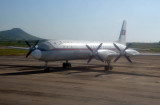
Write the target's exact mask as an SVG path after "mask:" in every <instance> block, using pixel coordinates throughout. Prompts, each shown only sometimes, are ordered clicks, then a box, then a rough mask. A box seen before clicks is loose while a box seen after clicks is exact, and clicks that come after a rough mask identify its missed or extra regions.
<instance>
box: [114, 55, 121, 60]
mask: <svg viewBox="0 0 160 105" xmlns="http://www.w3.org/2000/svg"><path fill="white" fill-rule="evenodd" d="M120 57H121V54H120V55H118V57H117V58H116V59H115V60H114V62H117V60H118V59H119V58H120Z"/></svg>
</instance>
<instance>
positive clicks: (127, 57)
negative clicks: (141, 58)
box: [124, 54, 132, 63]
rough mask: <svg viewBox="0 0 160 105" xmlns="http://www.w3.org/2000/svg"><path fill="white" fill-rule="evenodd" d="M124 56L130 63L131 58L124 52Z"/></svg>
mask: <svg viewBox="0 0 160 105" xmlns="http://www.w3.org/2000/svg"><path fill="white" fill-rule="evenodd" d="M124 56H125V58H126V59H127V60H128V61H129V62H130V63H132V61H131V59H130V58H129V56H127V55H126V54H125V55H124Z"/></svg>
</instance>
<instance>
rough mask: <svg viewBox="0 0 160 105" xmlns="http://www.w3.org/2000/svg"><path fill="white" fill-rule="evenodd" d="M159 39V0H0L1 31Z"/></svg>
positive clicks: (105, 38)
mask: <svg viewBox="0 0 160 105" xmlns="http://www.w3.org/2000/svg"><path fill="white" fill-rule="evenodd" d="M124 19H125V20H126V21H127V32H126V37H127V42H159V41H160V0H0V31H2V30H10V29H12V28H21V29H23V30H24V31H25V32H27V33H29V34H32V35H34V36H37V37H41V38H45V39H58V40H59V39H63V40H90V41H103V42H104V41H106V42H107V41H116V40H117V39H118V37H119V34H120V29H121V25H122V22H123V20H124Z"/></svg>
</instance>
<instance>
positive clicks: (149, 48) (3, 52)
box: [0, 41, 160, 56]
mask: <svg viewBox="0 0 160 105" xmlns="http://www.w3.org/2000/svg"><path fill="white" fill-rule="evenodd" d="M29 43H30V44H31V45H34V43H35V41H29ZM131 44H132V46H131V48H135V49H137V50H138V51H140V52H152V53H160V43H131ZM8 46H19V47H28V46H27V45H26V43H25V41H0V56H11V55H15V56H25V55H26V54H27V52H28V51H27V50H20V49H10V48H8Z"/></svg>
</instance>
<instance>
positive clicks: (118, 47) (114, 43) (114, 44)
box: [113, 43, 121, 52]
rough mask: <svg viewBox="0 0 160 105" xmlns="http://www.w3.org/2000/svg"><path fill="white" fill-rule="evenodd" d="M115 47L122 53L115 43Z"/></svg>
mask: <svg viewBox="0 0 160 105" xmlns="http://www.w3.org/2000/svg"><path fill="white" fill-rule="evenodd" d="M113 45H114V46H115V47H116V48H117V49H118V50H119V52H121V49H120V48H119V47H118V46H117V45H116V44H115V43H113Z"/></svg>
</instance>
